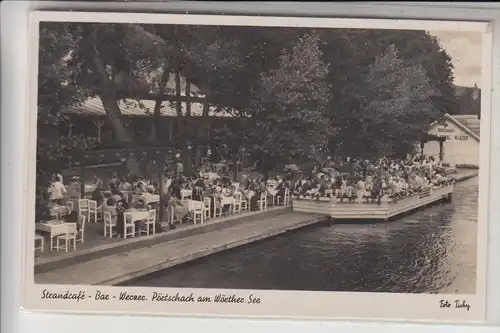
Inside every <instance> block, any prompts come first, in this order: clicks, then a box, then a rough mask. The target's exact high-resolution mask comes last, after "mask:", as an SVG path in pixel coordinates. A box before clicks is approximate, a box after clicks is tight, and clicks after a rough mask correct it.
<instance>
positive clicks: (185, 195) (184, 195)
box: [181, 190, 193, 199]
mask: <svg viewBox="0 0 500 333" xmlns="http://www.w3.org/2000/svg"><path fill="white" fill-rule="evenodd" d="M192 195H193V191H192V190H181V198H182V199H184V198H191V196H192Z"/></svg>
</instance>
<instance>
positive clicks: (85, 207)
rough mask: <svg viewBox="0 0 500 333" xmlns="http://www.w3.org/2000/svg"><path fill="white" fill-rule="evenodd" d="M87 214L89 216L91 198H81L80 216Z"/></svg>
mask: <svg viewBox="0 0 500 333" xmlns="http://www.w3.org/2000/svg"><path fill="white" fill-rule="evenodd" d="M80 215H85V216H89V200H88V199H80V200H78V216H80Z"/></svg>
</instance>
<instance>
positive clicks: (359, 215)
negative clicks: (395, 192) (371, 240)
mask: <svg viewBox="0 0 500 333" xmlns="http://www.w3.org/2000/svg"><path fill="white" fill-rule="evenodd" d="M453 188H454V186H453V185H448V186H443V187H438V188H432V189H431V188H429V189H426V190H423V191H422V192H420V193H419V194H415V195H412V196H408V197H406V198H403V199H400V200H398V201H396V202H394V201H391V199H383V200H382V202H381V203H380V204H379V203H377V202H359V201H354V202H349V201H347V200H344V201H343V202H339V201H337V200H338V199H336V198H299V199H297V198H294V200H293V202H292V208H293V211H294V212H298V213H314V214H324V215H327V216H330V217H332V218H334V219H347V220H350V219H352V220H362V219H373V220H387V219H389V218H393V217H396V216H398V215H401V214H404V213H407V212H410V211H413V210H415V209H418V208H422V207H425V206H427V205H429V204H431V203H433V202H436V201H440V200H443V199H448V198H450V197H451V195H452V194H453Z"/></svg>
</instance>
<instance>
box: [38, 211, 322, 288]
mask: <svg viewBox="0 0 500 333" xmlns="http://www.w3.org/2000/svg"><path fill="white" fill-rule="evenodd" d="M326 219H327V217H325V215H323V214H304V213H294V212H291V210H290V209H285V210H283V212H282V213H280V214H270V215H268V216H266V213H261V214H257V215H255V217H254V218H253V219H252V220H251V221H246V222H245V223H240V224H236V225H233V226H229V227H227V228H224V229H219V230H213V231H209V232H205V233H201V234H195V235H192V236H188V237H183V238H179V239H176V240H172V241H167V242H165V243H160V244H156V245H153V246H148V247H143V248H139V249H135V250H131V251H127V252H122V251H120V248H117V251H116V252H115V253H114V254H111V255H107V256H104V257H100V258H96V259H93V260H89V261H85V262H80V263H79V262H74V263H73V264H71V265H66V266H65V267H60V268H57V269H51V270H49V271H45V272H40V273H38V274H35V282H36V283H39V284H67V285H116V284H119V283H123V282H125V281H128V280H131V279H134V278H137V277H140V276H144V275H146V274H150V273H153V272H156V271H160V270H163V269H165V268H169V267H173V266H175V265H179V264H182V263H186V262H189V261H192V260H195V259H198V258H202V257H205V256H208V255H211V254H215V253H218V252H222V251H225V250H229V249H232V248H236V247H239V246H243V245H246V244H250V243H252V242H256V241H259V240H263V239H266V238H269V237H273V236H276V235H279V234H283V233H285V232H287V231H291V230H296V229H299V228H303V227H306V226H309V225H313V224H316V223H320V222H323V221H325V220H326Z"/></svg>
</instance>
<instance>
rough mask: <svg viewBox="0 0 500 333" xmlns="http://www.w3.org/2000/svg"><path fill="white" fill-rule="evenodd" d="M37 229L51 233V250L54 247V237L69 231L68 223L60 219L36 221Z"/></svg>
mask: <svg viewBox="0 0 500 333" xmlns="http://www.w3.org/2000/svg"><path fill="white" fill-rule="evenodd" d="M35 229H36V230H38V231H41V232H45V233H48V234H49V238H50V251H52V249H53V243H52V240H53V239H54V237H57V236H60V235H66V234H67V233H68V223H65V222H63V221H58V220H52V221H47V222H43V223H36V227H35Z"/></svg>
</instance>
